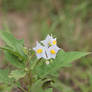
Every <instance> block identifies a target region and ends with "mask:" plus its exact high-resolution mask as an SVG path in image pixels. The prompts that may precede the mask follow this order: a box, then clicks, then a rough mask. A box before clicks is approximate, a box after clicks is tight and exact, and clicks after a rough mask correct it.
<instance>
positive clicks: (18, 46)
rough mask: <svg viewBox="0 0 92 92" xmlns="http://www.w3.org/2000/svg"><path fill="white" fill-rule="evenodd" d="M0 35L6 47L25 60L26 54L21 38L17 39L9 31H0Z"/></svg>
mask: <svg viewBox="0 0 92 92" xmlns="http://www.w3.org/2000/svg"><path fill="white" fill-rule="evenodd" d="M0 37H1V38H2V39H3V40H4V42H5V43H6V45H7V47H6V48H7V49H6V48H5V50H10V51H11V52H13V53H14V54H15V55H17V56H18V57H19V58H21V59H23V60H25V59H26V55H25V53H24V50H23V45H24V44H23V40H17V39H16V38H15V37H14V36H13V35H12V34H11V33H10V32H5V31H0Z"/></svg>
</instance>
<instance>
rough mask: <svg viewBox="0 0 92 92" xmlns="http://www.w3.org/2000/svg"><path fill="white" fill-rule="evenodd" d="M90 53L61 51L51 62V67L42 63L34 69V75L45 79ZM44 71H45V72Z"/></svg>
mask: <svg viewBox="0 0 92 92" xmlns="http://www.w3.org/2000/svg"><path fill="white" fill-rule="evenodd" d="M88 54H89V53H85V52H63V51H59V53H58V54H57V57H56V59H55V60H54V61H53V62H51V63H50V64H49V65H46V64H45V63H43V62H42V63H40V64H39V65H38V66H36V68H35V69H34V71H33V73H35V74H37V75H39V76H40V77H45V76H46V75H48V74H51V73H54V72H56V71H58V70H59V69H60V68H61V67H66V66H68V65H69V64H70V63H72V62H73V61H75V60H77V59H79V58H81V57H83V56H86V55H88ZM43 70H44V71H43Z"/></svg>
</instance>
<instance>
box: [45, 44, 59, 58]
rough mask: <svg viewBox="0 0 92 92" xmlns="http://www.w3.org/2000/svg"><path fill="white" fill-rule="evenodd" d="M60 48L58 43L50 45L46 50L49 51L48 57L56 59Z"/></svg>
mask: <svg viewBox="0 0 92 92" xmlns="http://www.w3.org/2000/svg"><path fill="white" fill-rule="evenodd" d="M59 50H60V48H59V47H58V46H57V45H53V46H51V47H49V48H48V49H47V50H46V53H47V59H51V58H53V59H55V57H56V54H57V52H58V51H59Z"/></svg>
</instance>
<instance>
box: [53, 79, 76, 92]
mask: <svg viewBox="0 0 92 92" xmlns="http://www.w3.org/2000/svg"><path fill="white" fill-rule="evenodd" d="M52 87H54V88H56V89H58V90H59V91H60V92H74V91H73V90H72V88H70V87H68V86H66V85H65V84H63V83H61V82H60V81H59V80H57V79H54V83H52Z"/></svg>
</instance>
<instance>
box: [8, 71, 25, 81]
mask: <svg viewBox="0 0 92 92" xmlns="http://www.w3.org/2000/svg"><path fill="white" fill-rule="evenodd" d="M25 75H26V72H25V71H23V70H14V71H12V72H11V73H10V75H9V78H14V79H15V80H19V79H21V78H23V77H25Z"/></svg>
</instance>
